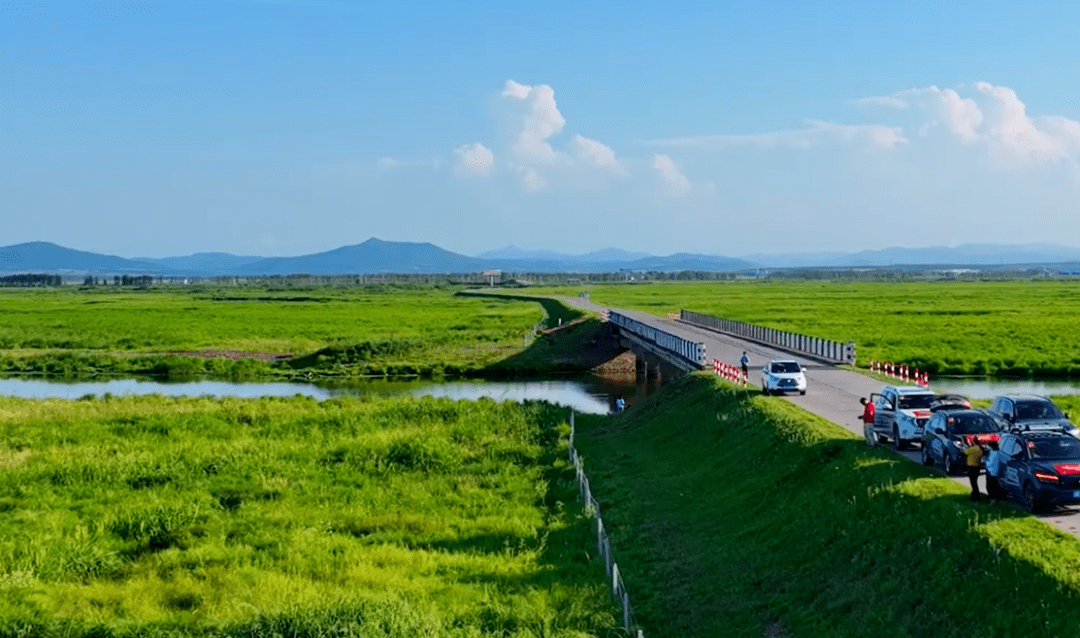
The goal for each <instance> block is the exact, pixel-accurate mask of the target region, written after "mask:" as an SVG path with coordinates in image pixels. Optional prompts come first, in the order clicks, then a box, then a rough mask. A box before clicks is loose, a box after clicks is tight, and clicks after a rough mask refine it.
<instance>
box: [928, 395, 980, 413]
mask: <svg viewBox="0 0 1080 638" xmlns="http://www.w3.org/2000/svg"><path fill="white" fill-rule="evenodd" d="M970 409H971V399H969V398H967V397H966V396H964V395H962V394H939V395H937V398H936V399H934V400H933V401H932V402H931V403H930V411H931V412H937V411H938V410H970Z"/></svg>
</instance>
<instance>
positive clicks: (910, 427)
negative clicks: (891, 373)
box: [863, 385, 938, 450]
mask: <svg viewBox="0 0 1080 638" xmlns="http://www.w3.org/2000/svg"><path fill="white" fill-rule="evenodd" d="M937 398H938V395H937V394H935V393H934V392H933V391H931V390H929V389H927V388H923V387H920V386H914V385H911V386H904V385H900V386H897V385H887V386H885V387H884V388H882V389H881V392H875V393H873V394H871V395H870V401H872V402H873V403H874V423H873V424H869V423H868V424H866V426H865V427H864V429H863V434H864V435H865V436H866V444H867V445H877V444H879V443H888V442H889V441H891V442H892V444H893V446H894V447H896V449H897V450H905V449H907V447H908V446H909V445H910V444H911V443H913V442H915V441H922V437H923V431H924V428H925V427H926V422H927V421H928V420H930V414H931V411H930V407H931V406H932V405H933V404H934V402H935V401H936V400H937Z"/></svg>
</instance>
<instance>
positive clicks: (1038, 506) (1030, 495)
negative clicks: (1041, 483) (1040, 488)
mask: <svg viewBox="0 0 1080 638" xmlns="http://www.w3.org/2000/svg"><path fill="white" fill-rule="evenodd" d="M1021 501H1022V503H1023V505H1024V509H1026V510H1027V511H1029V512H1031V513H1032V514H1038V513H1039V512H1040V511H1042V509H1043V508H1042V503H1040V502H1039V497H1038V496H1037V495H1036V493H1035V486H1034V485H1032V484H1031V481H1028V482H1026V483H1024V492H1023V494H1022V495H1021Z"/></svg>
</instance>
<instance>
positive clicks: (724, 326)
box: [679, 310, 855, 365]
mask: <svg viewBox="0 0 1080 638" xmlns="http://www.w3.org/2000/svg"><path fill="white" fill-rule="evenodd" d="M679 320H680V321H685V322H686V323H689V324H693V325H695V326H700V327H702V328H708V329H710V330H715V331H717V332H722V333H724V334H727V335H731V336H733V337H740V338H742V339H747V340H749V341H756V342H758V343H763V344H766V345H770V346H776V347H777V348H781V349H783V350H787V351H789V352H797V353H800V354H804V355H808V356H811V357H815V358H817V359H823V360H825V361H829V362H830V363H845V364H848V365H855V344H854V342H850V341H849V342H848V343H840V342H839V341H830V340H829V339H822V338H820V337H810V336H807V335H801V334H798V333H794V332H786V331H784V330H777V329H775V328H766V327H765V326H756V325H754V324H750V323H743V322H741V321H734V320H732V319H722V318H720V317H713V316H711V315H702V314H698V313H696V312H691V311H689V310H681V311H680V312H679Z"/></svg>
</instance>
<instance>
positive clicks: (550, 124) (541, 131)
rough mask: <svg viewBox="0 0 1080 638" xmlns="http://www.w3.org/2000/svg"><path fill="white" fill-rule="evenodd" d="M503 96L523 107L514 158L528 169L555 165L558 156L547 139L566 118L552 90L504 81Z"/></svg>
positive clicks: (560, 129)
mask: <svg viewBox="0 0 1080 638" xmlns="http://www.w3.org/2000/svg"><path fill="white" fill-rule="evenodd" d="M502 96H503V97H506V98H510V99H512V100H517V101H520V102H523V103H524V105H525V113H524V116H523V117H522V119H521V130H520V132H519V133H518V135H517V140H516V141H515V143H514V153H515V155H516V156H517V158H518V159H519V160H520V161H522V162H523V163H525V164H527V165H531V166H535V165H538V164H539V165H545V164H547V165H550V164H554V163H555V162H556V161H557V159H558V156H557V155H556V153H555V149H553V148H552V147H551V145H550V144H549V143H548V139H549V138H551V137H552V136H553V135H556V134H558V133H559V132H561V131H562V129H563V127H564V126H566V118H564V117H563V115H562V113H560V112H559V108H558V106H556V104H555V91H554V90H552V88H551V87H550V86H548V85H546V84H541V85H539V86H525V85H524V84H518V83H517V82H515V81H513V80H507V81H506V85H505V86H504V87H503V92H502Z"/></svg>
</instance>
